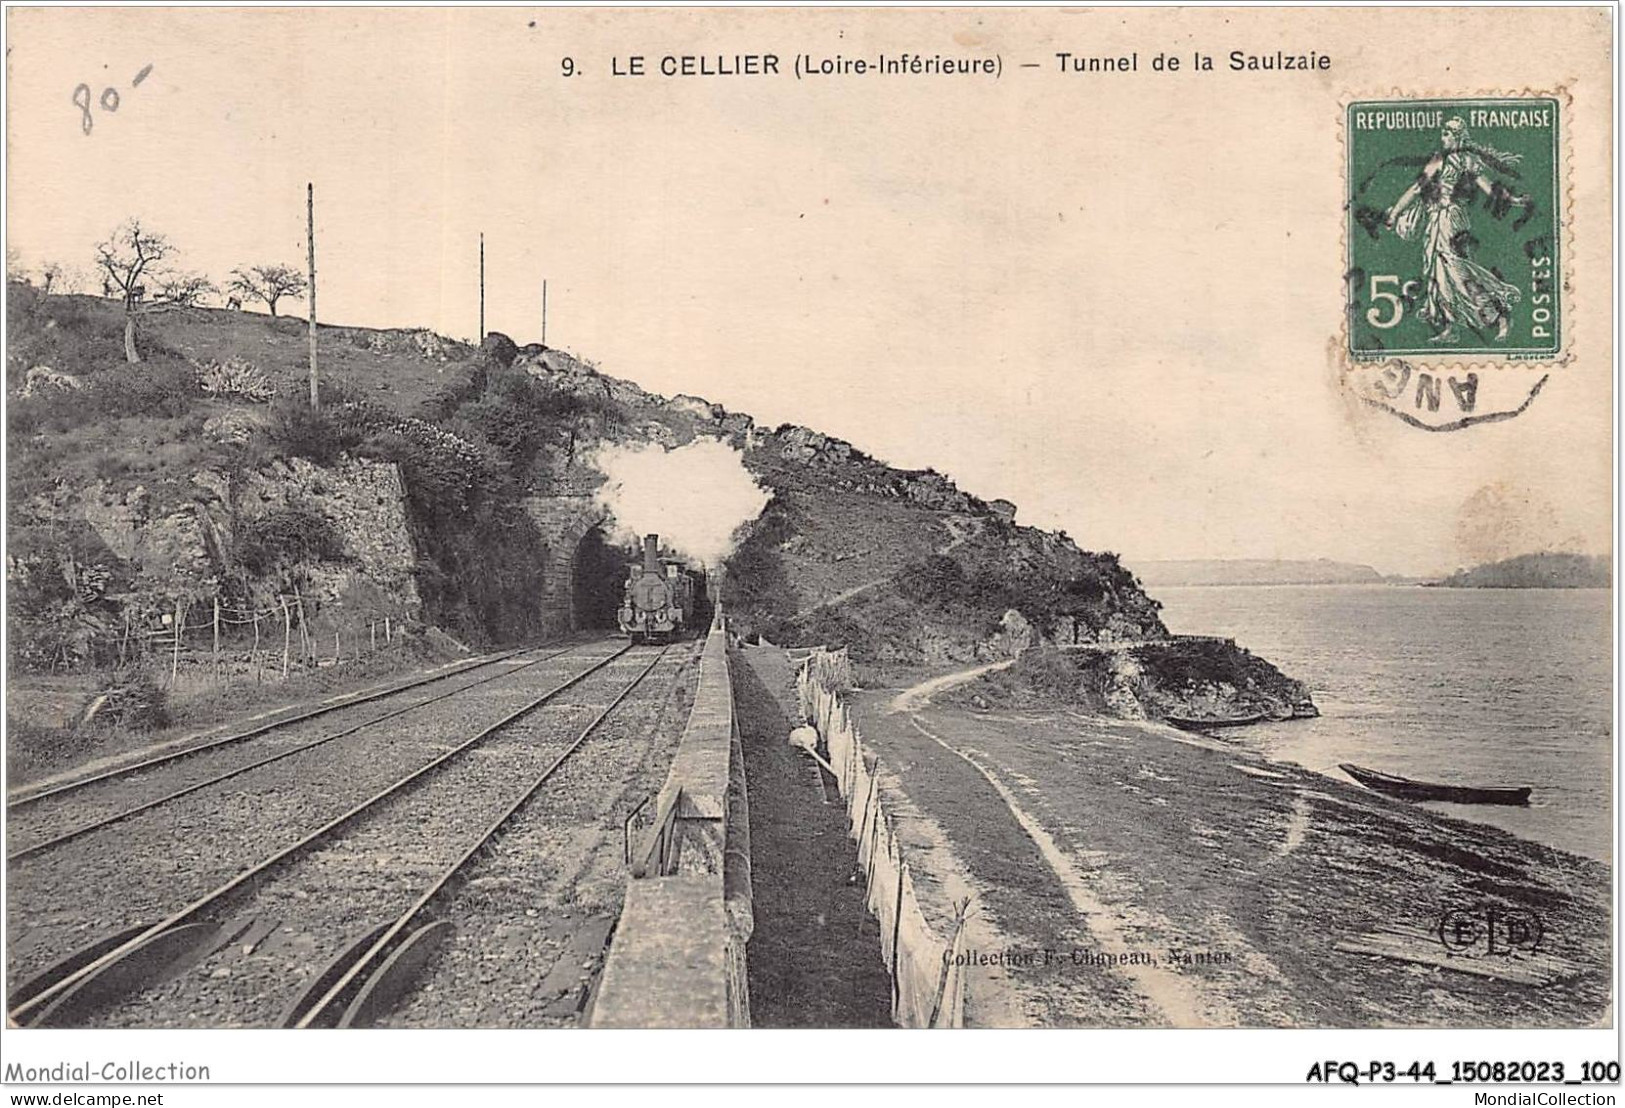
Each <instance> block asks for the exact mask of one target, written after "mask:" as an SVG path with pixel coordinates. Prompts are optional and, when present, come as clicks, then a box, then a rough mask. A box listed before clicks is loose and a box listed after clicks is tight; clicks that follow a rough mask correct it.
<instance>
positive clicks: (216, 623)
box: [214, 596, 220, 681]
mask: <svg viewBox="0 0 1625 1108" xmlns="http://www.w3.org/2000/svg"><path fill="white" fill-rule="evenodd" d="M214 679H215V680H216V681H218V680H220V597H218V596H216V597H215V598H214Z"/></svg>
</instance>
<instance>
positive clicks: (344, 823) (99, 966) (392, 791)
mask: <svg viewBox="0 0 1625 1108" xmlns="http://www.w3.org/2000/svg"><path fill="white" fill-rule="evenodd" d="M629 649H631V647H630V644H628V645H627V646H623V647H621V648H620V649H618V650H616V651H615V652H614V653H612V654H609V655H607V656H605V657H603V658H600V659H595V660H594V661H593V662H592V664H591V665H590V666H588V667H586V668H585V669H582V670H580V671H578V672H577V673H575V674H573V675H572V676H570V677H568V678H566V679H565V680H564V681H562V682H560V683H559V684H556V685H554V686H553V687H552V688H550V689H548V690H547V691H546V692H544V693H542V694H541V695H540V696H537V697H534V698H532V699H530V700H529V701H527V702H526V703H524V704H522V705H521V706H520V707H518V708H517V709H515V710H514V711H512V712H510V713H508V714H507V715H505V716H504V717H503V718H502V719H500V720H497V721H496V722H495V723H492V724H490V725H488V726H486V727H484V728H482V729H481V730H479V731H478V732H476V733H475V734H474V735H473V736H472V737H470V738H468V739H465V740H464V741H463V742H461V743H459V744H457V745H456V746H454V747H452V748H451V749H449V750H447V751H446V752H445V753H443V754H441V755H440V756H439V757H437V758H435V759H434V760H433V761H431V762H428V763H427V764H425V765H422V766H419V767H418V768H417V769H415V770H413V771H412V772H411V773H409V774H407V775H406V776H404V777H402V778H400V779H398V780H397V781H395V782H394V783H392V784H390V785H389V786H387V787H386V788H384V789H382V790H381V791H379V792H377V793H374V794H373V795H372V796H370V797H368V798H367V799H365V800H363V801H361V802H360V803H359V804H357V805H355V806H354V807H352V808H350V809H349V810H348V811H346V812H344V813H343V814H342V815H340V816H338V817H336V818H335V819H332V820H330V821H328V822H327V823H325V824H323V825H322V826H321V827H318V828H317V829H316V830H314V831H312V832H310V833H309V834H307V835H306V836H305V837H303V838H301V839H300V840H299V841H297V842H295V843H293V844H292V845H290V846H287V847H285V848H283V849H281V850H279V851H277V852H275V853H273V854H271V855H269V856H268V857H266V858H264V859H262V860H260V861H259V862H258V863H256V864H254V865H253V866H251V867H249V868H248V869H246V870H244V871H242V872H240V873H239V874H238V875H237V876H235V877H233V878H232V879H230V880H229V881H227V882H225V883H224V884H222V885H220V886H218V887H217V888H215V889H212V890H210V891H209V892H207V893H204V894H203V895H202V896H201V897H199V898H197V899H196V900H193V901H191V902H190V903H188V904H185V905H183V906H181V907H179V908H177V909H175V910H174V911H172V912H171V913H170V914H169V915H168V916H166V917H164V918H163V919H162V920H160V921H159V922H157V923H155V924H152V925H151V926H150V927H147V928H145V929H142V930H140V931H139V932H138V933H136V934H133V935H129V936H128V937H126V936H124V935H121V936H120V939H121V940H122V941H120V942H119V943H118V944H117V945H116V946H114V947H112V948H111V949H109V950H107V951H105V952H104V953H101V954H100V955H99V956H98V957H95V958H94V959H93V960H91V961H89V962H87V963H85V964H83V965H77V966H75V967H73V968H72V969H71V971H69V972H65V973H64V974H63V975H62V976H61V977H60V978H59V979H56V980H54V981H53V982H52V983H51V984H49V985H48V986H44V987H41V988H39V989H38V991H33V990H29V992H28V994H27V995H26V996H14V997H13V998H11V999H10V1000H8V1006H9V1008H10V1011H9V1012H8V1015H9V1017H10V1019H11V1020H12V1021H14V1022H15V1023H17V1024H20V1025H22V1026H34V1025H41V1024H45V1023H48V1022H50V1021H51V1020H52V1018H53V1016H56V1015H58V1014H59V1012H61V1013H65V1012H66V1010H67V1009H69V1008H70V1007H71V1005H72V1004H73V1002H74V996H73V994H74V993H76V992H84V993H92V992H95V991H96V982H95V979H96V978H97V977H98V976H99V975H102V974H104V973H113V974H117V973H118V972H119V966H120V963H121V962H124V961H125V960H126V959H132V958H133V957H134V956H137V954H138V952H139V951H140V950H141V949H142V948H143V947H144V946H146V945H147V944H149V943H152V942H154V941H161V937H163V936H165V935H166V934H179V933H182V932H184V930H186V929H187V928H188V927H190V926H192V925H193V922H194V921H196V920H197V919H198V917H199V916H201V915H202V914H203V913H204V912H205V911H206V910H208V909H210V908H211V907H214V906H216V905H221V904H223V903H225V902H226V900H227V898H228V897H229V896H231V895H232V894H233V893H235V892H236V891H237V890H239V889H241V888H243V887H245V886H250V885H251V884H252V883H253V882H255V881H256V880H259V879H263V878H264V877H265V876H267V875H268V874H270V873H272V872H273V871H275V870H277V869H279V868H281V867H283V866H285V865H287V864H288V863H289V862H290V861H292V860H294V859H295V858H297V857H300V856H302V855H303V854H305V853H306V852H308V851H310V850H311V849H312V848H313V847H314V846H316V845H317V844H319V843H322V842H324V841H326V840H328V839H330V838H331V837H333V836H334V834H335V833H336V832H338V831H340V830H341V829H344V828H346V827H348V826H349V825H350V824H352V823H354V822H355V821H356V820H358V819H359V818H360V817H361V816H363V814H364V813H367V812H368V811H369V810H371V809H374V808H376V807H377V806H378V805H380V804H382V803H383V802H384V801H385V800H387V799H389V798H390V797H392V796H395V795H397V794H399V793H400V792H401V791H402V790H404V789H408V788H410V787H411V786H412V785H413V784H414V783H415V782H417V781H420V780H422V779H424V778H425V777H428V776H429V775H431V774H434V773H436V772H437V771H440V770H442V769H443V768H444V767H445V766H446V765H447V764H449V763H451V762H452V761H454V760H455V759H457V758H458V757H460V756H461V755H463V754H465V753H466V752H468V751H469V750H471V749H473V748H474V747H476V746H478V745H479V744H481V743H482V742H484V741H485V740H486V739H488V738H490V737H491V736H492V735H495V734H496V733H498V732H500V731H501V730H503V729H504V728H506V727H508V726H509V725H510V724H512V723H514V722H515V721H517V720H518V719H520V718H521V717H523V716H525V715H527V714H529V713H530V712H533V711H535V710H536V709H537V708H540V707H541V706H542V705H543V704H546V703H547V702H548V701H550V700H552V699H553V698H554V697H556V696H558V695H559V694H561V693H563V692H565V691H566V690H568V689H570V688H571V687H573V686H575V685H576V684H578V683H580V682H581V681H583V680H585V679H586V678H587V677H589V676H591V675H592V674H594V673H596V672H597V671H598V670H600V669H603V668H604V667H605V666H607V665H609V664H610V663H611V662H613V661H615V660H616V659H617V658H619V657H621V655H623V654H625V653H626V652H627V651H628V650H629Z"/></svg>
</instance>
